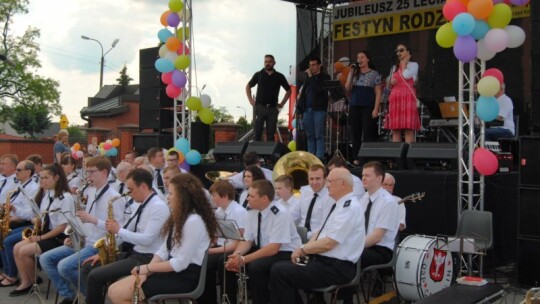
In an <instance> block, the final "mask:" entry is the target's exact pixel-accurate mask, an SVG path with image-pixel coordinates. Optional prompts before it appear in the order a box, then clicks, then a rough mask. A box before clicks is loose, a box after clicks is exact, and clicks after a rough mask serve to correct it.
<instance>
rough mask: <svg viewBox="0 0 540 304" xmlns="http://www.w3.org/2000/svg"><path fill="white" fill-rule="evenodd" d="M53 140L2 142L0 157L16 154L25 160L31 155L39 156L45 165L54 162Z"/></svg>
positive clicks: (10, 140)
mask: <svg viewBox="0 0 540 304" xmlns="http://www.w3.org/2000/svg"><path fill="white" fill-rule="evenodd" d="M53 147H54V141H52V140H14V139H9V140H0V155H2V154H16V155H17V156H18V157H19V160H23V159H25V158H26V157H27V156H28V155H30V154H39V155H41V157H42V158H43V163H44V164H50V163H52V162H53Z"/></svg>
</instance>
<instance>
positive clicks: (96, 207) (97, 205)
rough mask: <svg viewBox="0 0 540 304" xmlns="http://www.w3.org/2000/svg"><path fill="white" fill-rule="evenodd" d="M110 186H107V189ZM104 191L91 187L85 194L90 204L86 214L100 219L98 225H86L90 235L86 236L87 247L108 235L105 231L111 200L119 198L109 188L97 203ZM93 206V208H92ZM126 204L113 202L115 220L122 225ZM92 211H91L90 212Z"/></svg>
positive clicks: (87, 204) (87, 206)
mask: <svg viewBox="0 0 540 304" xmlns="http://www.w3.org/2000/svg"><path fill="white" fill-rule="evenodd" d="M107 185H108V184H105V186H104V187H106V186H107ZM102 189H103V187H102V188H100V189H96V188H95V187H89V188H88V189H87V190H86V191H85V194H88V202H87V203H86V212H88V213H90V214H91V215H93V216H95V217H97V218H98V223H97V225H94V224H92V223H84V224H83V225H84V226H85V228H86V230H87V232H88V235H87V236H86V246H93V245H94V243H95V242H96V241H97V240H99V239H100V238H102V237H104V236H105V234H106V233H107V230H105V221H106V220H107V218H108V214H109V200H110V199H111V198H113V197H115V196H119V194H118V192H116V191H115V190H114V189H113V188H111V187H110V186H109V188H108V189H107V191H105V193H103V195H102V196H101V197H100V198H99V200H97V201H96V198H97V196H98V195H99V193H100V192H101V190H102ZM92 205H93V207H92ZM124 206H125V205H124V203H123V201H122V200H120V199H119V200H116V201H115V202H113V215H114V219H115V220H116V221H117V222H118V223H119V224H120V225H122V224H123V219H124ZM90 209H91V210H90Z"/></svg>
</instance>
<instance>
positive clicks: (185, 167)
mask: <svg viewBox="0 0 540 304" xmlns="http://www.w3.org/2000/svg"><path fill="white" fill-rule="evenodd" d="M180 168H182V169H184V170H186V171H188V172H189V168H190V167H189V164H188V163H187V162H183V163H181V164H180Z"/></svg>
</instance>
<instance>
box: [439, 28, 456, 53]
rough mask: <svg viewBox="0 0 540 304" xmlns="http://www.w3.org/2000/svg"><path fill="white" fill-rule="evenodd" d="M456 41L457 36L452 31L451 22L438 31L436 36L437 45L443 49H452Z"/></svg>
mask: <svg viewBox="0 0 540 304" xmlns="http://www.w3.org/2000/svg"><path fill="white" fill-rule="evenodd" d="M456 39H457V34H456V33H455V32H454V30H453V29H452V23H450V22H448V23H445V24H443V26H441V27H440V28H439V29H438V30H437V34H436V35H435V40H437V44H438V45H439V46H441V47H443V48H450V47H452V46H454V43H455V42H456Z"/></svg>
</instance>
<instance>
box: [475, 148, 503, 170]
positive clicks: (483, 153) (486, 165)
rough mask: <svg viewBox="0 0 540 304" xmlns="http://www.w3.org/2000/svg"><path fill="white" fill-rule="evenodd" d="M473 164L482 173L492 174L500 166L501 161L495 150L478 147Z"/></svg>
mask: <svg viewBox="0 0 540 304" xmlns="http://www.w3.org/2000/svg"><path fill="white" fill-rule="evenodd" d="M473 164H474V167H475V168H476V171H478V172H479V173H480V174H482V175H492V174H494V173H495V172H497V169H498V168H499V161H498V160H497V156H495V154H493V152H491V151H489V150H488V149H485V148H477V149H476V150H475V151H474V154H473Z"/></svg>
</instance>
